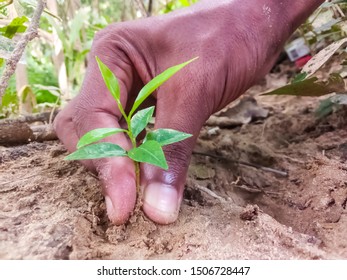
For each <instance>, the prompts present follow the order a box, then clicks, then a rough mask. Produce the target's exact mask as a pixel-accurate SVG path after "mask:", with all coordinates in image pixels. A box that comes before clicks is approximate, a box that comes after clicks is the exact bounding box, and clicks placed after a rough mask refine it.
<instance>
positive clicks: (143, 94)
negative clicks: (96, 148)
mask: <svg viewBox="0 0 347 280" xmlns="http://www.w3.org/2000/svg"><path fill="white" fill-rule="evenodd" d="M196 59H198V57H196V58H193V59H191V60H189V61H187V62H184V63H182V64H179V65H175V66H172V67H170V68H168V69H166V70H165V71H164V72H162V73H161V74H159V75H158V76H156V77H155V78H154V79H153V80H151V81H150V82H149V83H148V84H146V85H145V86H144V87H143V88H142V89H141V91H140V92H139V95H138V96H137V98H136V100H135V102H134V105H133V107H132V108H131V111H130V113H129V117H130V118H131V116H132V115H133V114H134V112H135V111H136V109H137V108H138V107H139V106H140V105H141V104H142V102H143V101H144V100H145V99H146V98H147V97H148V96H150V95H151V94H152V93H153V92H154V91H155V90H156V89H157V88H158V87H160V86H161V85H162V84H163V83H164V82H166V81H167V80H168V79H169V78H170V77H172V76H173V75H174V74H175V73H177V72H178V71H179V70H181V69H182V68H183V67H185V66H187V65H188V64H189V63H191V62H193V61H194V60H196Z"/></svg>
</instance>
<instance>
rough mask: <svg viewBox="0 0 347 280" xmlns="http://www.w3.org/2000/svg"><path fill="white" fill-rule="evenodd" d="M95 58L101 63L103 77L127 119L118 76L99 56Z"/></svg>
mask: <svg viewBox="0 0 347 280" xmlns="http://www.w3.org/2000/svg"><path fill="white" fill-rule="evenodd" d="M95 58H96V61H97V63H98V65H99V69H100V72H101V75H102V78H103V79H104V82H105V84H106V86H107V88H108V90H109V91H110V93H111V94H112V96H113V98H114V99H115V100H116V102H117V105H118V108H119V111H120V112H121V113H122V115H123V117H124V118H125V119H126V118H127V116H126V114H125V112H124V108H123V106H122V103H121V102H120V89H119V84H118V80H117V78H116V76H115V75H114V74H113V72H112V71H111V70H110V68H108V67H107V66H106V65H105V64H104V63H103V62H102V61H101V60H100V59H99V58H98V57H97V56H96V57H95Z"/></svg>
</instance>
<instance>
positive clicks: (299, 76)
mask: <svg viewBox="0 0 347 280" xmlns="http://www.w3.org/2000/svg"><path fill="white" fill-rule="evenodd" d="M306 77H307V73H306V72H302V73H299V74H297V75H296V76H295V77H294V79H293V81H292V84H295V83H298V82H301V81H303V80H305V79H306Z"/></svg>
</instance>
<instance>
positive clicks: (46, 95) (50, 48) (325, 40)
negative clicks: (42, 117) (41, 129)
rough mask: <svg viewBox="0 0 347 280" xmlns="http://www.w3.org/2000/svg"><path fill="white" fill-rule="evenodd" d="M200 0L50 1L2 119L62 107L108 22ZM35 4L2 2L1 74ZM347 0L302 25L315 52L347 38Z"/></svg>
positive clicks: (75, 90)
mask: <svg viewBox="0 0 347 280" xmlns="http://www.w3.org/2000/svg"><path fill="white" fill-rule="evenodd" d="M195 2H198V0H109V1H103V0H47V10H46V12H45V13H44V14H43V16H42V18H41V25H40V30H39V36H38V38H36V39H35V40H34V41H32V42H31V43H30V44H29V45H28V47H27V49H26V52H25V55H24V56H23V58H22V61H21V63H20V64H19V65H18V67H17V70H16V74H15V75H14V76H13V77H12V79H11V82H10V85H9V87H8V88H7V90H6V94H5V96H4V98H3V102H2V105H1V106H0V118H5V117H9V116H13V115H16V114H31V113H34V112H42V111H45V110H50V109H51V108H52V107H58V106H61V105H64V104H65V103H66V102H67V101H69V100H70V99H71V98H72V97H74V96H75V95H76V94H77V93H78V90H79V87H80V86H81V83H82V80H83V77H84V73H85V70H86V65H87V61H86V59H87V54H88V52H89V50H90V47H91V44H92V40H93V37H94V35H95V33H96V32H97V31H98V30H100V29H102V28H104V27H105V26H107V25H108V24H110V23H114V22H120V21H126V20H132V19H137V18H141V17H148V16H153V15H158V14H163V13H169V12H171V11H173V10H175V9H179V8H183V7H187V6H190V5H191V4H194V3H195ZM35 4H36V1H35V0H0V74H1V72H2V70H3V68H4V62H5V61H6V59H7V58H8V57H9V55H10V53H11V51H12V50H13V47H14V45H15V43H16V41H17V40H18V38H20V36H21V34H22V33H23V32H25V30H26V28H27V26H28V22H29V21H30V17H31V16H32V14H33V11H34V9H35ZM346 12H347V1H328V2H326V3H324V4H323V5H322V6H321V7H320V8H319V9H318V10H317V12H316V13H315V14H314V15H312V16H311V17H310V19H308V20H307V22H306V23H305V24H303V25H302V26H301V27H300V28H299V29H298V31H297V32H296V36H300V37H304V38H305V40H306V42H307V44H308V45H309V47H310V48H311V50H312V53H316V52H317V51H318V50H319V49H321V48H323V47H324V46H326V45H327V44H329V43H330V42H333V41H336V40H338V39H341V38H343V37H346V33H347V25H346V23H345V13H346Z"/></svg>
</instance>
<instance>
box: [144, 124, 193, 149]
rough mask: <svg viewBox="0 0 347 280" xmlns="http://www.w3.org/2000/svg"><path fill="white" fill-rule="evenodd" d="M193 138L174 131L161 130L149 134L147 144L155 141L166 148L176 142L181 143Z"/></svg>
mask: <svg viewBox="0 0 347 280" xmlns="http://www.w3.org/2000/svg"><path fill="white" fill-rule="evenodd" d="M192 136H193V135H192V134H188V133H184V132H181V131H177V130H174V129H164V128H159V129H157V130H154V131H151V132H149V133H147V135H146V138H145V142H146V141H151V140H154V141H156V142H158V143H159V144H160V145H161V146H165V145H169V144H173V143H176V142H180V141H182V140H184V139H187V138H189V137H192Z"/></svg>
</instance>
